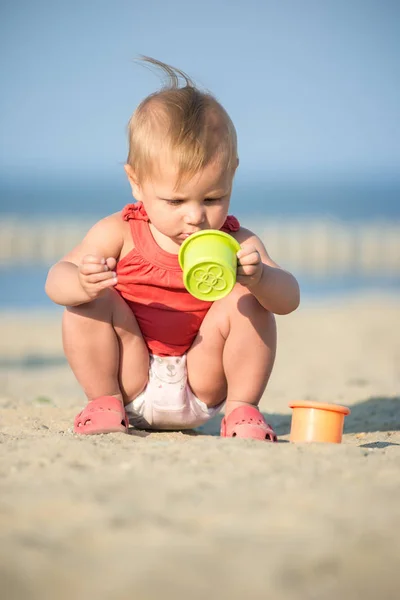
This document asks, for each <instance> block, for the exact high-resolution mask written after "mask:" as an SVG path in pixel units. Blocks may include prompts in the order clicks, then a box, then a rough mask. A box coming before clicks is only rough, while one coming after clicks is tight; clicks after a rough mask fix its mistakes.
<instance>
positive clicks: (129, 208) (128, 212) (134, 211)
mask: <svg viewBox="0 0 400 600" xmlns="http://www.w3.org/2000/svg"><path fill="white" fill-rule="evenodd" d="M122 218H123V220H124V221H129V220H131V219H134V220H136V221H147V222H148V221H149V217H148V216H147V213H146V210H145V208H144V206H143V202H134V203H132V204H127V205H126V206H125V207H124V208H123V210H122ZM239 229H240V223H239V221H238V220H237V218H236V217H234V216H233V215H228V216H227V217H226V220H225V223H224V224H223V225H222V227H221V231H225V232H226V233H229V232H230V231H239Z"/></svg>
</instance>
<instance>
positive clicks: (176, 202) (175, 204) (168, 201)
mask: <svg viewBox="0 0 400 600" xmlns="http://www.w3.org/2000/svg"><path fill="white" fill-rule="evenodd" d="M182 203H183V200H167V204H171V205H172V206H180V205H181V204H182Z"/></svg>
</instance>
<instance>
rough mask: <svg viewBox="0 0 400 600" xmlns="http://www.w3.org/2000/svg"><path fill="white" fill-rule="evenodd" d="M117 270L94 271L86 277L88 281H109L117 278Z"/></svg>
mask: <svg viewBox="0 0 400 600" xmlns="http://www.w3.org/2000/svg"><path fill="white" fill-rule="evenodd" d="M116 277H117V276H116V273H115V271H107V273H104V272H103V273H92V274H90V275H87V276H86V277H85V280H86V281H87V282H88V283H102V282H103V281H109V280H112V279H116Z"/></svg>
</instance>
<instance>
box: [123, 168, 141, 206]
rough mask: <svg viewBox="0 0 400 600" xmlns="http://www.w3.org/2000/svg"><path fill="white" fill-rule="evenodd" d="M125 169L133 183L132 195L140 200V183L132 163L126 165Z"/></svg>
mask: <svg viewBox="0 0 400 600" xmlns="http://www.w3.org/2000/svg"><path fill="white" fill-rule="evenodd" d="M124 169H125V173H126V176H127V178H128V181H129V183H130V185H131V189H132V195H133V196H134V197H135V198H136V200H140V197H139V196H140V185H139V183H138V180H137V177H136V173H135V171H134V170H133V169H132V167H131V165H128V164H126V165H124Z"/></svg>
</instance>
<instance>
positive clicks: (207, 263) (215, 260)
mask: <svg viewBox="0 0 400 600" xmlns="http://www.w3.org/2000/svg"><path fill="white" fill-rule="evenodd" d="M239 250H240V244H239V242H237V241H236V240H235V238H233V237H232V236H231V235H228V234H227V233H224V232H223V231H218V230H216V229H207V230H205V231H198V232H197V233H193V234H192V235H191V236H189V237H188V238H187V239H186V240H185V241H184V242H183V244H182V246H181V247H180V249H179V257H178V258H179V264H180V266H181V267H182V270H183V282H184V284H185V287H186V289H187V291H188V292H190V293H191V294H192V296H194V297H195V298H198V299H199V300H208V301H210V302H214V301H215V300H220V299H221V298H223V297H224V296H226V295H227V294H229V292H230V291H232V288H233V286H234V285H235V283H236V268H237V257H236V253H237V252H238V251H239Z"/></svg>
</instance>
